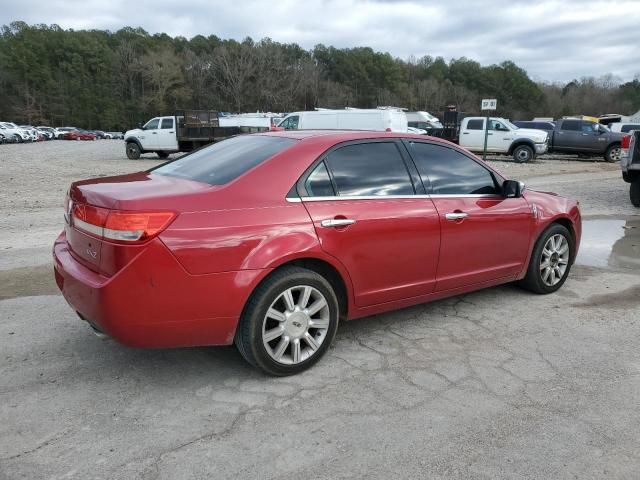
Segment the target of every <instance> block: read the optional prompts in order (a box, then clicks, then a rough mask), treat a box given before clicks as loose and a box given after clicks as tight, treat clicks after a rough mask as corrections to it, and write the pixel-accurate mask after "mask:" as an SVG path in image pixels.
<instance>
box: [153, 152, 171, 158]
mask: <svg viewBox="0 0 640 480" xmlns="http://www.w3.org/2000/svg"><path fill="white" fill-rule="evenodd" d="M156 153H157V154H158V158H162V159H165V158H169V154H168V153H167V152H156Z"/></svg>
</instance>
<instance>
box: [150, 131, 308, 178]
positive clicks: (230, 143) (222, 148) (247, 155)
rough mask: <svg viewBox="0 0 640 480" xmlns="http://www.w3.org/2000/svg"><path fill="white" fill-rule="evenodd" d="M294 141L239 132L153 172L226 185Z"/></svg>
mask: <svg viewBox="0 0 640 480" xmlns="http://www.w3.org/2000/svg"><path fill="white" fill-rule="evenodd" d="M295 143H296V140H292V139H290V138H283V137H268V136H260V135H240V136H237V137H233V138H230V139H228V140H223V141H221V142H218V143H214V144H213V145H209V146H207V147H205V148H202V149H199V150H196V151H195V152H192V153H189V154H187V155H185V156H183V157H180V158H178V159H177V160H174V161H172V162H169V163H165V164H164V165H161V166H159V167H158V168H155V169H152V170H151V171H152V172H153V173H156V174H159V175H167V176H171V177H178V178H184V179H187V180H193V181H196V182H203V183H208V184H210V185H224V184H226V183H229V182H231V181H232V180H235V179H236V178H238V177H239V176H241V175H243V174H244V173H246V172H247V171H249V170H250V169H252V168H253V167H255V166H257V165H259V164H260V163H262V162H264V161H265V160H267V159H268V158H270V157H272V156H274V155H276V154H277V153H280V152H281V151H283V150H285V149H286V148H288V147H290V146H292V145H293V144H295Z"/></svg>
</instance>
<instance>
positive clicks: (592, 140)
mask: <svg viewBox="0 0 640 480" xmlns="http://www.w3.org/2000/svg"><path fill="white" fill-rule="evenodd" d="M581 128H582V142H581V144H582V147H583V149H584V150H590V151H592V152H598V153H600V152H604V151H605V150H606V148H607V146H608V140H609V139H608V136H607V135H606V134H605V133H606V132H605V130H604V129H602V130H600V125H599V124H598V123H595V122H587V121H583V122H582V125H581Z"/></svg>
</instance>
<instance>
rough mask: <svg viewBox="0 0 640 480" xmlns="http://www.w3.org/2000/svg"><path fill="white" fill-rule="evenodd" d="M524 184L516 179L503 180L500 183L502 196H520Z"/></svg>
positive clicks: (523, 189)
mask: <svg viewBox="0 0 640 480" xmlns="http://www.w3.org/2000/svg"><path fill="white" fill-rule="evenodd" d="M525 188H526V187H525V185H524V183H522V182H519V181H517V180H505V181H504V183H503V184H502V196H503V197H505V198H520V197H521V196H522V194H523V193H524V191H525Z"/></svg>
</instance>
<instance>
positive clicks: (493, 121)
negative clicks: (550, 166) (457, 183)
mask: <svg viewBox="0 0 640 480" xmlns="http://www.w3.org/2000/svg"><path fill="white" fill-rule="evenodd" d="M485 122H486V118H485V117H465V118H464V119H463V120H462V122H461V124H460V134H459V143H460V145H461V146H462V147H465V148H467V149H469V150H471V151H472V152H482V151H483V150H484V137H485ZM547 141H548V135H547V133H546V132H545V131H543V130H537V129H528V128H518V127H517V126H515V125H514V124H512V123H511V122H510V121H509V120H507V119H505V118H494V117H491V118H490V119H489V131H488V134H487V152H491V153H502V154H506V155H512V156H513V159H514V160H515V161H516V162H520V163H522V162H528V161H530V160H533V159H534V158H535V156H536V155H541V154H543V153H545V152H546V151H547Z"/></svg>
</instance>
